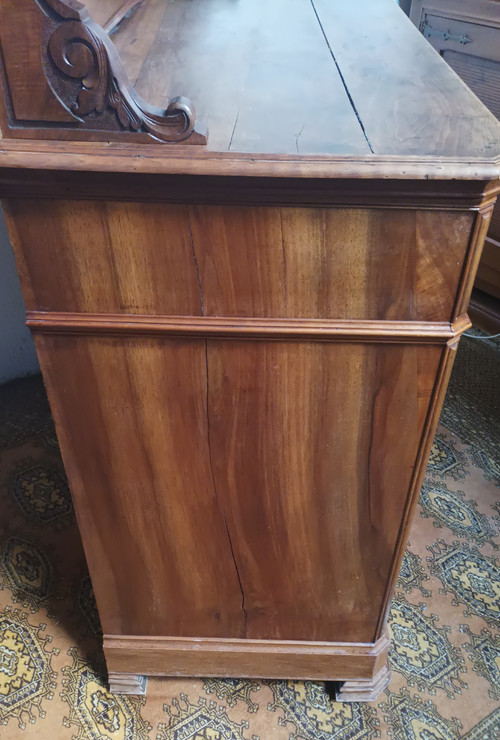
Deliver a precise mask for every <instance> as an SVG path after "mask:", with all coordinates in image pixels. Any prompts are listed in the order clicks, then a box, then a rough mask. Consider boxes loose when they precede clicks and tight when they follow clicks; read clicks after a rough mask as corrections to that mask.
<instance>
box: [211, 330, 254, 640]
mask: <svg viewBox="0 0 500 740" xmlns="http://www.w3.org/2000/svg"><path fill="white" fill-rule="evenodd" d="M205 361H206V369H207V440H208V459H209V461H210V475H211V478H212V487H213V490H214V497H215V501H216V503H217V508H218V509H219V511H220V513H221V514H222V518H223V520H224V527H225V529H226V535H227V539H228V542H229V549H230V550H231V557H232V558H233V563H234V568H235V570H236V577H237V579H238V585H239V587H240V592H241V611H242V612H243V637H246V636H247V621H248V614H247V610H246V604H245V592H244V590H243V583H242V581H241V575H240V570H239V568H238V563H237V561H236V556H235V554H234V547H233V541H232V539H231V533H230V531H229V526H228V523H227V517H226V513H225V511H224V508H223V507H222V506H221V503H220V500H219V496H218V495H217V486H216V484H215V476H214V468H213V461H212V444H211V439H210V411H209V374H208V340H207V339H206V340H205Z"/></svg>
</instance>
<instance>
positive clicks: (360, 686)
mask: <svg viewBox="0 0 500 740" xmlns="http://www.w3.org/2000/svg"><path fill="white" fill-rule="evenodd" d="M390 678H391V672H390V670H389V666H388V665H384V666H382V668H381V669H380V671H379V672H378V673H377V674H376V675H375V676H374V677H373V678H369V679H354V680H351V681H345V682H344V683H343V684H342V686H341V687H340V689H339V690H338V691H336V692H335V700H336V701H342V702H351V701H375V699H377V698H378V696H379V695H380V694H381V693H382V691H383V690H384V689H385V688H386V686H387V684H388V683H389V681H390Z"/></svg>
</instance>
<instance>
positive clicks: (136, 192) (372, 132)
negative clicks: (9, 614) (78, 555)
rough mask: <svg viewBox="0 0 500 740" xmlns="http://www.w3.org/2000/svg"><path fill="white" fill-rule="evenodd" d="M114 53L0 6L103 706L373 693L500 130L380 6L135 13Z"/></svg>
mask: <svg viewBox="0 0 500 740" xmlns="http://www.w3.org/2000/svg"><path fill="white" fill-rule="evenodd" d="M352 28H356V34H355V35H353V34H352ZM113 39H114V41H115V43H116V46H114V45H113V43H112V42H111V41H110V39H109V38H108V37H107V35H106V34H105V33H104V31H103V30H102V29H101V28H99V27H98V26H97V25H96V24H95V23H94V22H93V21H91V20H90V19H89V18H88V17H87V15H86V13H85V10H84V8H83V6H81V5H80V4H79V3H77V2H75V0H71V1H70V0H65V2H63V1H62V0H37V1H36V2H35V0H16V2H14V0H0V44H1V67H0V72H1V81H2V90H3V95H2V109H1V122H2V133H3V137H4V139H3V141H2V143H1V147H0V195H1V196H2V199H3V203H4V208H5V211H6V216H7V220H8V226H9V232H10V236H11V239H12V243H13V246H14V250H15V253H16V260H17V265H18V270H19V274H20V277H21V281H22V285H23V291H24V298H25V301H26V308H27V323H28V325H29V326H30V328H31V330H32V331H33V334H34V337H35V343H36V347H37V351H38V356H39V358H40V363H41V367H42V372H43V376H44V381H45V385H46V388H47V392H48V395H49V399H50V403H51V408H52V412H53V415H54V419H55V423H56V428H57V433H58V437H59V442H60V446H61V451H62V454H63V459H64V464H65V467H66V471H67V474H68V479H69V482H70V487H71V491H72V496H73V500H74V504H75V510H76V514H77V518H78V523H79V527H80V531H81V534H82V539H83V543H84V547H85V551H86V556H87V560H88V565H89V569H90V573H91V577H92V582H93V586H94V591H95V596H96V600H97V605H98V609H99V614H100V617H101V622H102V627H103V632H104V653H105V656H106V661H107V665H108V669H109V674H110V684H111V688H112V689H113V690H115V691H124V692H131V693H133V692H141V691H144V686H145V682H144V680H143V677H144V676H148V675H156V676H158V675H159V676H200V675H203V676H205V675H211V676H247V677H252V676H254V677H269V678H280V677H281V678H303V679H306V678H308V679H330V680H336V681H338V682H339V688H338V694H337V696H338V698H339V699H341V700H345V701H349V700H357V699H372V698H374V697H375V696H376V695H377V694H378V693H379V692H380V691H381V690H382V689H383V688H384V686H385V685H386V683H387V681H388V677H389V671H388V664H387V650H388V645H389V642H388V635H387V632H386V616H387V610H388V608H389V604H390V599H391V593H392V589H393V586H394V583H395V580H396V577H397V574H398V571H399V567H400V564H401V559H402V555H403V551H404V547H405V544H406V538H407V535H408V528H409V525H410V522H411V518H412V515H413V510H414V507H415V504H416V501H417V498H418V494H419V489H420V485H421V481H422V477H423V474H424V471H425V466H426V461H427V457H428V453H429V449H430V445H431V443H432V439H433V434H434V430H435V427H436V423H437V420H438V416H439V411H440V407H441V403H442V400H443V396H444V393H445V390H446V385H447V381H448V377H449V374H450V371H451V366H452V363H453V358H454V357H455V354H456V350H457V345H458V342H459V339H460V336H461V334H462V333H463V331H464V330H465V329H467V327H468V326H469V325H470V324H469V320H468V317H467V314H466V311H467V305H468V300H469V296H470V291H471V288H472V283H473V280H474V276H475V272H476V267H477V263H478V260H479V257H480V254H481V249H482V245H483V242H484V238H485V234H486V232H487V230H488V225H489V221H490V217H491V212H492V209H493V206H494V203H495V199H496V195H497V193H498V191H499V176H500V172H499V169H500V124H499V123H498V122H497V121H496V120H495V118H494V117H493V116H492V115H491V113H490V112H489V111H488V110H487V109H486V108H485V107H484V106H483V105H482V104H481V103H480V102H479V101H478V99H477V98H476V97H475V96H474V95H473V94H472V93H471V92H470V91H469V90H468V88H467V87H466V86H465V85H464V84H463V83H462V82H461V81H460V80H459V78H458V77H457V76H456V75H455V74H454V73H453V72H452V71H451V70H450V68H449V67H448V66H447V65H446V64H445V63H444V62H443V60H442V59H440V58H439V56H438V55H437V54H436V53H435V51H434V50H433V49H432V48H431V47H430V46H429V45H428V44H427V42H426V41H425V39H424V38H423V37H422V36H421V34H420V33H419V32H418V30H417V29H416V28H415V27H414V26H413V25H412V24H411V23H410V21H409V20H408V19H407V18H406V17H405V16H404V14H403V13H402V12H401V11H400V9H399V8H398V7H397V6H396V5H395V3H393V2H392V0H359V1H358V2H357V3H345V2H343V1H341V0H335V1H334V2H332V0H314V2H313V3H311V2H310V0H274V1H273V2H272V3H269V2H265V1H264V0H240V2H238V3H234V2H229V1H228V0H192V1H189V2H188V1H187V0H186V2H183V1H182V0H180V1H179V2H175V3H166V2H163V3H162V2H159V1H158V2H155V0H151V2H145V3H142V4H141V5H140V6H139V8H138V10H137V12H136V13H134V14H133V15H132V16H131V17H130V18H128V19H125V21H124V22H123V24H122V25H121V26H120V29H119V31H118V32H117V33H116V34H115V35H114V36H113ZM117 49H118V50H119V52H120V55H121V58H122V60H123V64H122V62H121V61H120V56H119V54H118V51H117ZM186 95H187V96H189V99H187V98H185V97H182V96H186ZM179 96H180V97H179ZM145 100H147V101H149V102H145ZM207 131H208V134H207Z"/></svg>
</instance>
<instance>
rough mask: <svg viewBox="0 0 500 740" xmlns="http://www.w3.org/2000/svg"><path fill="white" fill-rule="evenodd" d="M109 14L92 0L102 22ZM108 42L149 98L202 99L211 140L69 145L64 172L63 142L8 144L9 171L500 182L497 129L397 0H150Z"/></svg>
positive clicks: (4, 155) (0, 157) (111, 1)
mask: <svg viewBox="0 0 500 740" xmlns="http://www.w3.org/2000/svg"><path fill="white" fill-rule="evenodd" d="M108 5H109V11H110V12H105V8H104V7H103V3H102V2H99V3H98V2H97V0H89V2H88V3H87V7H88V9H89V12H90V13H91V14H92V13H93V14H94V16H95V18H96V19H98V20H99V21H100V22H101V23H104V19H105V18H106V16H108V15H111V14H112V13H113V12H115V10H116V7H115V6H117V2H116V0H108ZM112 39H113V42H114V43H115V46H116V47H117V49H118V51H119V53H120V56H121V58H122V61H123V63H124V65H125V68H126V70H127V73H128V75H129V77H130V79H131V81H132V83H133V84H134V85H135V87H136V90H137V92H138V93H139V94H140V95H141V96H142V97H143V98H144V99H145V100H147V101H148V102H149V103H152V104H155V105H158V106H162V105H165V104H166V102H167V101H168V100H169V98H171V97H173V96H176V95H186V96H188V97H189V98H190V99H191V100H192V101H193V103H194V105H195V107H196V110H197V114H198V119H199V120H200V121H202V122H203V123H205V124H206V125H207V127H208V131H209V138H208V145H207V146H206V147H204V146H202V147H184V146H181V145H178V144H175V145H170V144H162V145H159V146H156V145H155V144H153V145H151V144H146V145H126V144H118V145H116V146H115V145H108V144H94V145H92V150H91V152H90V151H89V150H88V148H86V146H85V144H78V143H69V142H65V143H64V147H63V149H64V152H65V153H66V162H65V163H62V162H61V161H60V160H61V159H62V157H60V156H59V154H61V148H60V147H58V144H57V142H54V143H42V142H40V143H36V144H34V145H32V146H29V145H28V144H27V142H15V141H14V142H12V141H11V142H7V141H4V142H3V144H2V152H0V166H13V167H18V166H28V167H33V166H40V167H43V168H45V167H50V166H51V165H50V164H49V160H50V159H51V158H52V157H56V158H57V159H58V160H59V162H58V163H57V164H56V165H54V168H56V167H57V168H59V167H62V168H70V167H71V168H77V169H80V168H81V169H86V168H90V169H115V170H121V169H123V167H125V165H124V163H123V157H127V152H128V156H129V157H130V154H132V152H143V153H144V154H145V156H144V159H147V160H148V164H147V165H143V163H142V160H143V157H142V156H141V155H140V154H138V155H137V159H136V161H134V167H133V169H134V170H141V169H142V168H143V167H146V168H148V169H147V171H172V172H177V171H179V172H193V167H194V171H196V172H201V173H204V174H216V173H220V174H250V173H252V172H253V173H254V174H258V175H262V174H269V175H276V174H281V175H283V174H284V175H287V174H289V175H290V176H311V177H332V176H350V177H357V176H360V177H400V178H401V177H402V178H412V179H413V178H422V179H425V178H443V179H449V178H459V179H497V178H498V177H499V164H500V124H499V123H498V121H497V120H496V119H495V118H494V116H493V115H492V114H491V113H490V112H489V111H488V110H487V109H486V107H485V106H484V105H483V104H482V103H481V102H480V101H479V100H478V99H477V98H476V97H475V96H474V94H473V93H472V92H471V91H470V90H469V89H468V88H467V87H466V85H465V84H464V83H463V82H462V81H461V80H460V79H459V78H458V77H457V76H456V75H455V74H454V72H453V71H452V70H451V69H450V68H449V67H448V65H447V64H446V63H445V62H444V61H443V60H442V59H441V58H440V57H439V55H438V54H437V53H436V52H435V50H434V49H433V48H432V47H431V46H430V44H428V42H427V41H426V39H425V38H424V37H423V36H422V35H421V34H420V33H419V31H418V30H417V29H416V28H415V27H414V26H413V25H412V24H411V22H410V21H409V19H408V18H407V17H406V16H405V15H404V14H403V12H402V11H401V10H400V8H399V7H398V6H397V5H396V3H395V2H394V0H355V1H351V2H345V0H170V1H167V0H144V2H143V3H142V5H140V6H139V8H138V9H137V10H136V11H135V12H134V13H132V14H131V16H130V17H128V18H126V19H125V20H124V21H123V22H122V23H121V24H120V26H119V27H118V30H117V31H116V32H115V33H114V34H113V36H112ZM28 149H30V153H29V155H28V154H27V151H26V150H28ZM259 155H260V156H259ZM33 156H34V157H35V159H33V158H32V157H33ZM68 157H70V158H71V160H72V161H71V164H70V162H69V160H68ZM96 157H97V159H98V163H97V162H96V161H95V159H96ZM99 157H100V159H99ZM270 157H271V158H272V162H271V160H270ZM82 158H84V159H85V163H84V162H83V160H82ZM91 158H93V164H92V163H91ZM112 159H115V160H116V161H114V162H112V161H111V160H112ZM159 159H161V160H162V161H161V162H160V163H159V162H158V160H159ZM28 160H31V161H28ZM77 160H78V161H77ZM104 160H107V163H105V162H104ZM152 160H155V161H156V164H152ZM235 162H237V165H236V166H235ZM36 163H37V164H36ZM169 163H171V165H172V166H170V164H169ZM198 163H199V164H200V168H198ZM207 163H210V164H209V165H208V166H207ZM329 165H331V168H329ZM129 169H130V166H129ZM278 171H279V172H278ZM292 172H293V174H292Z"/></svg>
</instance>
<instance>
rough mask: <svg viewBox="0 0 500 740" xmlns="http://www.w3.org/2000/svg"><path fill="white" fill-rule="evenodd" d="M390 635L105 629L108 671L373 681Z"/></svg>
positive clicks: (382, 659)
mask: <svg viewBox="0 0 500 740" xmlns="http://www.w3.org/2000/svg"><path fill="white" fill-rule="evenodd" d="M388 649H389V639H388V636H387V633H384V634H383V635H382V636H381V638H380V639H379V640H377V642H375V643H354V642H312V641H307V640H300V641H299V640H253V639H237V638H235V639H231V638H222V637H221V638H210V637H164V636H151V637H146V636H143V635H109V634H107V635H104V654H105V657H106V664H107V666H108V670H109V671H110V675H112V676H113V677H116V676H118V675H119V674H120V673H122V671H123V673H126V672H127V671H130V670H131V669H133V670H134V671H137V672H138V673H140V674H143V675H145V676H189V677H194V676H214V677H216V676H218V677H223V678H227V677H239V678H247V677H248V678H251V677H255V676H257V675H258V676H260V677H261V678H271V679H272V678H284V679H299V680H300V679H302V680H330V681H349V680H350V679H356V680H358V679H359V678H360V677H361V678H362V679H363V680H364V681H366V682H367V683H370V684H371V683H372V681H373V677H377V678H378V677H379V675H380V674H381V671H382V670H383V668H384V666H386V667H387V655H388Z"/></svg>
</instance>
